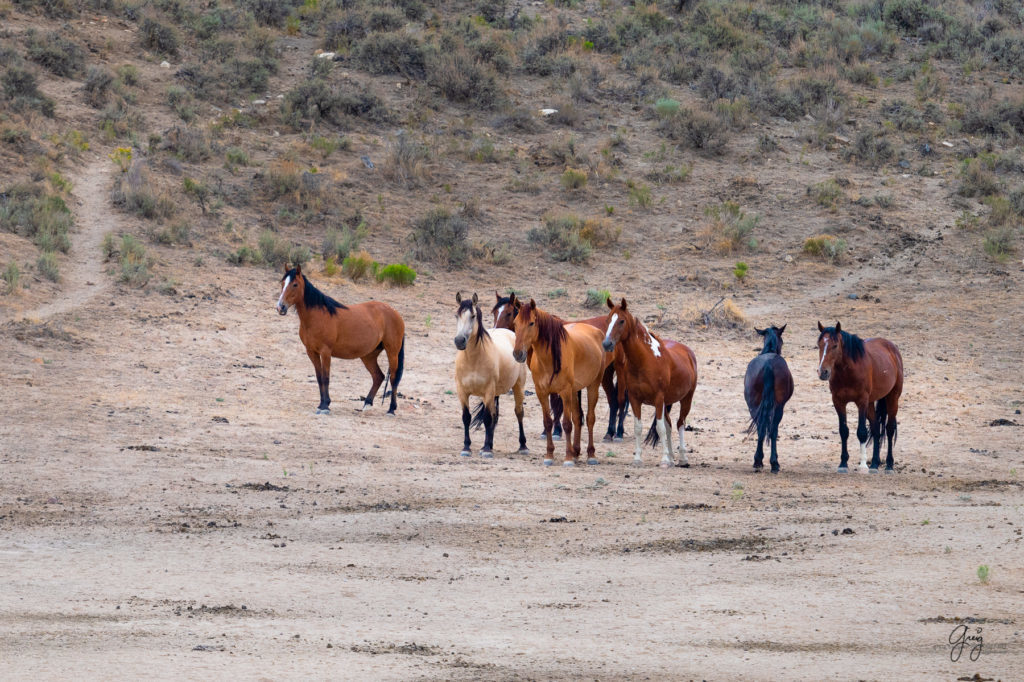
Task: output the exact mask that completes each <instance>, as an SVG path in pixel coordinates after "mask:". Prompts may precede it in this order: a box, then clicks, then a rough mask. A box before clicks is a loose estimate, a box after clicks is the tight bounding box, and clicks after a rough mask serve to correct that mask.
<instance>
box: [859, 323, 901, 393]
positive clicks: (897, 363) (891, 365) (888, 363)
mask: <svg viewBox="0 0 1024 682" xmlns="http://www.w3.org/2000/svg"><path fill="white" fill-rule="evenodd" d="M864 352H865V353H866V354H867V355H868V357H869V358H870V359H871V374H872V377H871V378H872V382H871V383H872V387H873V389H874V390H872V395H871V396H870V399H871V400H879V399H881V398H884V397H885V396H887V395H889V394H890V393H892V392H893V390H897V391H898V392H902V391H903V356H902V355H901V354H900V349H899V348H897V347H896V344H895V343H893V342H892V341H890V340H889V339H884V338H882V337H875V338H871V339H865V340H864Z"/></svg>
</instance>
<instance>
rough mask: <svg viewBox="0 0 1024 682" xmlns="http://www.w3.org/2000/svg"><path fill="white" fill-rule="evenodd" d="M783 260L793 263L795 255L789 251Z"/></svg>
mask: <svg viewBox="0 0 1024 682" xmlns="http://www.w3.org/2000/svg"><path fill="white" fill-rule="evenodd" d="M782 260H784V261H786V262H787V263H792V262H793V257H792V256H791V255H789V254H788V253H787V254H786V257H785V258H783V259H782Z"/></svg>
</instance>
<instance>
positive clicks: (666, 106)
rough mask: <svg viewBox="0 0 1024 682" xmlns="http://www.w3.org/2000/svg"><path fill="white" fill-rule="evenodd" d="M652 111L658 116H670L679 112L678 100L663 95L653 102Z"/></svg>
mask: <svg viewBox="0 0 1024 682" xmlns="http://www.w3.org/2000/svg"><path fill="white" fill-rule="evenodd" d="M654 111H655V113H657V114H658V118H672V117H673V116H675V115H676V114H678V113H679V101H678V100H674V99H671V98H669V97H664V98H662V99H659V100H658V101H657V102H655V103H654Z"/></svg>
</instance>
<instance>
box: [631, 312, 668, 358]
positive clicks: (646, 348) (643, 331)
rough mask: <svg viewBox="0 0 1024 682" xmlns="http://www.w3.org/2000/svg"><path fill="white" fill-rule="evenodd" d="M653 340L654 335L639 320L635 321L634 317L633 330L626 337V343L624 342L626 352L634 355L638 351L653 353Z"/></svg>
mask: <svg viewBox="0 0 1024 682" xmlns="http://www.w3.org/2000/svg"><path fill="white" fill-rule="evenodd" d="M653 341H654V336H653V335H652V334H651V333H650V332H649V331H648V330H647V327H645V326H643V324H641V323H640V322H637V321H636V319H635V318H634V320H633V331H632V332H631V333H630V334H629V335H628V336H627V337H626V343H625V344H624V345H625V346H626V354H627V355H633V356H634V357H635V356H636V355H637V354H640V353H645V352H652V353H653V350H652V346H653V345H654V344H653ZM658 345H659V347H660V346H661V344H660V343H659V344H658Z"/></svg>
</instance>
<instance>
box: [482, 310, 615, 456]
mask: <svg viewBox="0 0 1024 682" xmlns="http://www.w3.org/2000/svg"><path fill="white" fill-rule="evenodd" d="M494 297H495V299H497V300H496V302H495V304H494V307H493V308H491V314H492V315H494V327H493V328H494V329H514V328H515V319H516V315H518V314H519V309H520V308H521V307H522V301H520V300H519V299H518V298H516V295H515V294H514V293H513V294H510V295H509V296H502V295H500V294H499V293H498V292H497V291H495V292H494ZM605 320H606V316H604V315H601V316H600V317H591V318H590V319H587V320H577V322H580V323H583V324H589V325H590V326H591V327H597V329H598V331H601V332H603V331H604V323H605ZM620 355H621V354H620V353H618V352H617V353H616V354H615V361H614V362H613V363H612V364H611V365H609V366H608V368H607V369H605V371H604V377H602V379H601V386H602V387H603V388H604V394H605V398H606V399H607V400H608V431H607V433H605V435H604V442H605V443H611V442H612V441H614V440H622V427H623V424H624V423H625V421H626V413H627V412H629V403H628V402H627V401H626V400H619V391H618V389H617V388H616V385H615V375H616V372H617V367H618V366H619V364H621V358H620ZM551 412H552V419H553V428H554V431H553V432H552V434H551V437H552V438H554V439H555V440H559V439H561V437H562V424H561V420H562V413H563V406H562V399H561V398H559V397H558V396H557V395H554V394H552V395H551Z"/></svg>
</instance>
